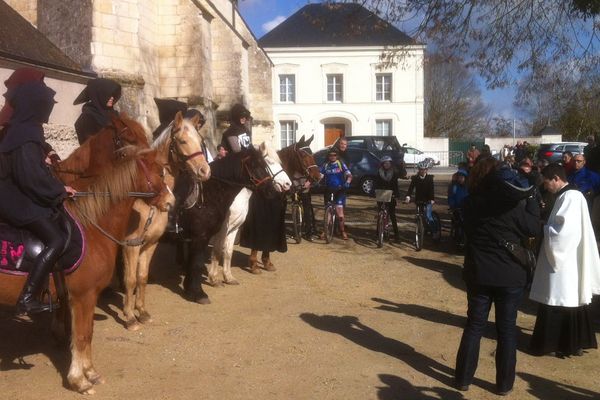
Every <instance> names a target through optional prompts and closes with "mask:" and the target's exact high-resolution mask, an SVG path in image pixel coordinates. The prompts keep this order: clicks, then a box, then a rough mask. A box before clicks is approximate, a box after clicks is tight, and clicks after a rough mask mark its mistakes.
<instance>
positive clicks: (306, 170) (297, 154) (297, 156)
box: [294, 149, 319, 182]
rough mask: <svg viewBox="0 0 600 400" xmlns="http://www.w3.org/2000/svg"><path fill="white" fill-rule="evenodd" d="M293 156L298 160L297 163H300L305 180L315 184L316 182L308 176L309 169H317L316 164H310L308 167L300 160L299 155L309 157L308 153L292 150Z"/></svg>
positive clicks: (302, 150)
mask: <svg viewBox="0 0 600 400" xmlns="http://www.w3.org/2000/svg"><path fill="white" fill-rule="evenodd" d="M294 154H295V155H296V158H297V159H298V162H299V163H300V165H301V166H302V168H304V176H305V177H306V179H308V180H310V181H312V182H317V181H318V180H317V179H315V178H313V177H312V176H311V175H310V169H311V168H317V169H318V168H319V166H318V165H316V164H310V165H308V166H304V160H303V159H302V157H301V156H300V154H305V155H309V154H308V152H307V151H306V150H304V149H294Z"/></svg>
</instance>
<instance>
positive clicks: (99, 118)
mask: <svg viewBox="0 0 600 400" xmlns="http://www.w3.org/2000/svg"><path fill="white" fill-rule="evenodd" d="M120 98H121V85H119V84H118V83H117V82H115V81H113V80H112V79H107V78H96V79H92V80H90V81H89V82H88V84H87V86H86V87H85V89H83V90H82V91H81V93H80V94H79V96H77V98H76V99H75V101H74V102H73V104H74V105H77V104H81V103H85V104H84V105H83V107H82V109H81V115H80V116H79V118H77V121H75V132H77V140H79V144H82V143H83V142H85V141H86V140H87V139H88V138H89V137H90V136H93V135H95V134H96V133H98V132H99V131H100V129H102V128H104V127H105V126H108V125H110V123H111V115H114V116H118V115H119V114H118V112H117V111H116V110H115V109H114V108H113V107H114V105H115V104H116V103H117V101H119V99H120Z"/></svg>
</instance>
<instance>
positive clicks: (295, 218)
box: [291, 191, 304, 244]
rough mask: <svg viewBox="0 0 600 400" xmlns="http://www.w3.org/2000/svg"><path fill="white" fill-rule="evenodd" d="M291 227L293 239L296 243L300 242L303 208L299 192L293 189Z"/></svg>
mask: <svg viewBox="0 0 600 400" xmlns="http://www.w3.org/2000/svg"><path fill="white" fill-rule="evenodd" d="M291 205H292V228H293V232H294V240H296V243H297V244H300V242H302V216H303V215H304V209H303V207H302V201H301V200H300V192H299V191H294V192H293V193H292V201H291Z"/></svg>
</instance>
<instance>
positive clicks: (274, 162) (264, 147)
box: [258, 142, 292, 192]
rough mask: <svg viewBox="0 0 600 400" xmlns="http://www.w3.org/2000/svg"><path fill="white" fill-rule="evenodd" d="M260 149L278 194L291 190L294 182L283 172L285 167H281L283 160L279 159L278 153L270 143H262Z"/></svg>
mask: <svg viewBox="0 0 600 400" xmlns="http://www.w3.org/2000/svg"><path fill="white" fill-rule="evenodd" d="M258 149H259V150H260V154H261V155H262V157H263V159H264V161H265V162H266V164H267V170H268V172H269V173H270V175H271V177H272V180H273V188H274V189H275V190H276V191H277V192H285V191H286V190H290V188H291V187H292V182H291V181H290V177H289V176H288V174H287V173H286V172H285V171H284V170H283V167H282V166H281V160H280V159H279V156H278V155H277V152H276V151H275V150H274V149H273V148H272V147H271V146H270V145H269V143H268V142H262V143H261V144H260V146H259V147H258Z"/></svg>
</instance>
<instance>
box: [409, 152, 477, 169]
mask: <svg viewBox="0 0 600 400" xmlns="http://www.w3.org/2000/svg"><path fill="white" fill-rule="evenodd" d="M424 153H425V155H427V154H431V155H434V156H435V157H437V159H438V160H440V164H439V166H440V167H454V166H457V165H458V163H459V162H461V161H465V153H463V152H462V151H425V152H424ZM407 167H414V166H413V165H407Z"/></svg>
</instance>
